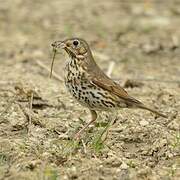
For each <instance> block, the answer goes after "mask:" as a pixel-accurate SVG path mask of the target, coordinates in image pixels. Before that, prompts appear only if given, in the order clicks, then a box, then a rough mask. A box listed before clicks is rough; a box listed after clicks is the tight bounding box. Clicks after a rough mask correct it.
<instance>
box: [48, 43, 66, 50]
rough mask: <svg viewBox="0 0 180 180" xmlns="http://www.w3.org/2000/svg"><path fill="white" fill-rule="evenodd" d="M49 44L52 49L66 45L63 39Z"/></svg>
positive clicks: (62, 47)
mask: <svg viewBox="0 0 180 180" xmlns="http://www.w3.org/2000/svg"><path fill="white" fill-rule="evenodd" d="M51 46H52V47H53V48H54V49H58V48H60V49H64V48H65V47H66V44H65V43H64V42H63V41H55V42H54V43H52V44H51Z"/></svg>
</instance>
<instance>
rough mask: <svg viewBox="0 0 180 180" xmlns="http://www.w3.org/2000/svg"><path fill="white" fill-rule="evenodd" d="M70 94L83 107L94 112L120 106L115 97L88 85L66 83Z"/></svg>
mask: <svg viewBox="0 0 180 180" xmlns="http://www.w3.org/2000/svg"><path fill="white" fill-rule="evenodd" d="M66 87H67V89H68V91H69V92H70V94H71V95H72V96H73V97H74V98H75V99H76V100H77V101H78V102H79V103H80V104H81V105H83V106H86V107H88V108H90V109H94V110H110V109H114V108H116V107H117V106H118V103H117V101H115V97H111V96H110V95H109V94H108V92H107V91H105V90H103V89H101V88H99V87H96V86H94V85H91V84H87V83H82V82H81V83H72V82H70V81H69V82H68V81H66Z"/></svg>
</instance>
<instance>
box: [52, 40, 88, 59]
mask: <svg viewBox="0 0 180 180" xmlns="http://www.w3.org/2000/svg"><path fill="white" fill-rule="evenodd" d="M52 46H53V48H54V49H55V50H56V51H59V50H61V49H64V50H65V51H66V52H67V53H68V55H69V56H70V57H74V58H78V57H79V58H81V59H82V58H85V57H87V55H88V54H89V53H90V49H89V46H88V44H87V42H86V41H85V40H83V39H80V38H71V39H66V40H64V41H55V42H54V43H52Z"/></svg>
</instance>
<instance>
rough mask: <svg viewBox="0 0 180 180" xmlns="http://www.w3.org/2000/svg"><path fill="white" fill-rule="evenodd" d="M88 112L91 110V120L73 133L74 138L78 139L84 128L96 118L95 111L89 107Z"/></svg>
mask: <svg viewBox="0 0 180 180" xmlns="http://www.w3.org/2000/svg"><path fill="white" fill-rule="evenodd" d="M90 112H91V121H90V122H89V123H88V124H86V125H85V126H84V127H83V128H82V129H80V131H78V132H77V133H76V134H75V139H79V138H80V136H81V134H82V133H83V132H84V131H85V130H86V128H88V127H89V125H90V124H92V123H93V122H94V121H95V120H96V119H97V113H96V111H94V110H91V109H90Z"/></svg>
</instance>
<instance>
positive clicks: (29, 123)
mask: <svg viewBox="0 0 180 180" xmlns="http://www.w3.org/2000/svg"><path fill="white" fill-rule="evenodd" d="M33 97H34V94H33V92H31V96H30V98H29V109H30V111H32V104H33ZM28 117H29V118H28V133H29V132H30V127H31V124H32V117H31V114H30V113H29V114H28Z"/></svg>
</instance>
